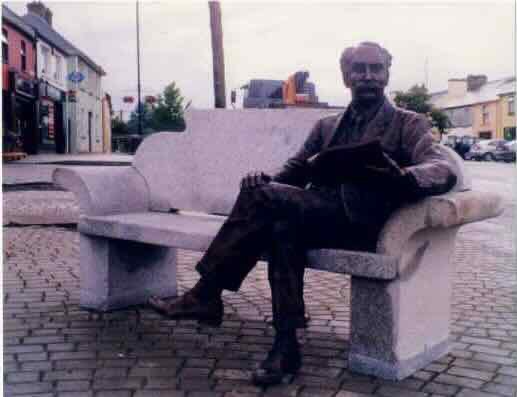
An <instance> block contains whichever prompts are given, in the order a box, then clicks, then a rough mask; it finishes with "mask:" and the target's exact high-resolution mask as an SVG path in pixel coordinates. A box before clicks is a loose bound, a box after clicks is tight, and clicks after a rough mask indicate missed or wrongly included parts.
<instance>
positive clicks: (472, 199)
mask: <svg viewBox="0 0 517 397" xmlns="http://www.w3.org/2000/svg"><path fill="white" fill-rule="evenodd" d="M502 201H503V200H502V197H501V196H500V195H499V194H495V193H484V192H474V191H465V192H454V193H447V194H444V195H441V196H433V197H428V198H426V199H424V200H422V201H420V202H418V203H415V204H412V205H409V206H406V207H402V208H400V209H399V210H397V211H396V212H395V213H394V214H393V215H392V216H391V217H390V219H389V220H388V221H387V222H386V224H385V225H384V227H383V229H382V231H381V233H380V236H379V241H378V242H377V253H379V254H383V255H392V256H396V257H400V255H401V253H402V249H403V247H404V245H405V244H406V243H407V242H408V240H409V239H410V238H411V236H413V235H414V234H415V233H417V232H419V231H421V230H424V229H428V228H450V227H455V226H461V225H463V224H466V223H470V222H476V221H481V220H484V219H488V218H493V217H496V216H498V215H500V214H501V213H502V212H503V202H502Z"/></svg>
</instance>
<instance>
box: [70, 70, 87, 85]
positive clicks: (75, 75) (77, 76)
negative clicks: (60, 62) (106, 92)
mask: <svg viewBox="0 0 517 397" xmlns="http://www.w3.org/2000/svg"><path fill="white" fill-rule="evenodd" d="M68 80H70V81H71V82H73V83H80V82H81V81H83V80H84V74H82V73H81V72H72V73H70V74H69V75H68Z"/></svg>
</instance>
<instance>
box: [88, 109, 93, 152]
mask: <svg viewBox="0 0 517 397" xmlns="http://www.w3.org/2000/svg"><path fill="white" fill-rule="evenodd" d="M92 118H93V113H92V112H88V151H89V152H90V153H91V152H92Z"/></svg>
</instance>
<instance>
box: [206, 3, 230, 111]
mask: <svg viewBox="0 0 517 397" xmlns="http://www.w3.org/2000/svg"><path fill="white" fill-rule="evenodd" d="M208 6H209V8H210V30H211V32H212V57H213V68H214V95H215V107H216V108H225V107H226V88H225V82H224V53H223V27H222V24H221V4H220V3H219V1H209V2H208Z"/></svg>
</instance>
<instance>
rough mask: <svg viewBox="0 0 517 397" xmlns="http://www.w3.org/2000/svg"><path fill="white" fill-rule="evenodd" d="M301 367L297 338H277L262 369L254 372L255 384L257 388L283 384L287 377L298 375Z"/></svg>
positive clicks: (261, 366)
mask: <svg viewBox="0 0 517 397" xmlns="http://www.w3.org/2000/svg"><path fill="white" fill-rule="evenodd" d="M301 365H302V359H301V355H300V347H299V345H298V341H297V340H296V337H295V338H294V339H293V338H277V339H275V343H274V344H273V348H272V349H271V351H270V352H269V353H268V355H267V358H266V359H265V360H264V361H263V362H262V364H261V365H260V368H259V369H257V370H255V371H254V372H253V376H252V380H253V383H254V384H255V385H257V386H271V385H276V384H279V383H282V381H283V379H284V377H285V376H286V375H294V374H296V372H298V370H299V369H300V367H301Z"/></svg>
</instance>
